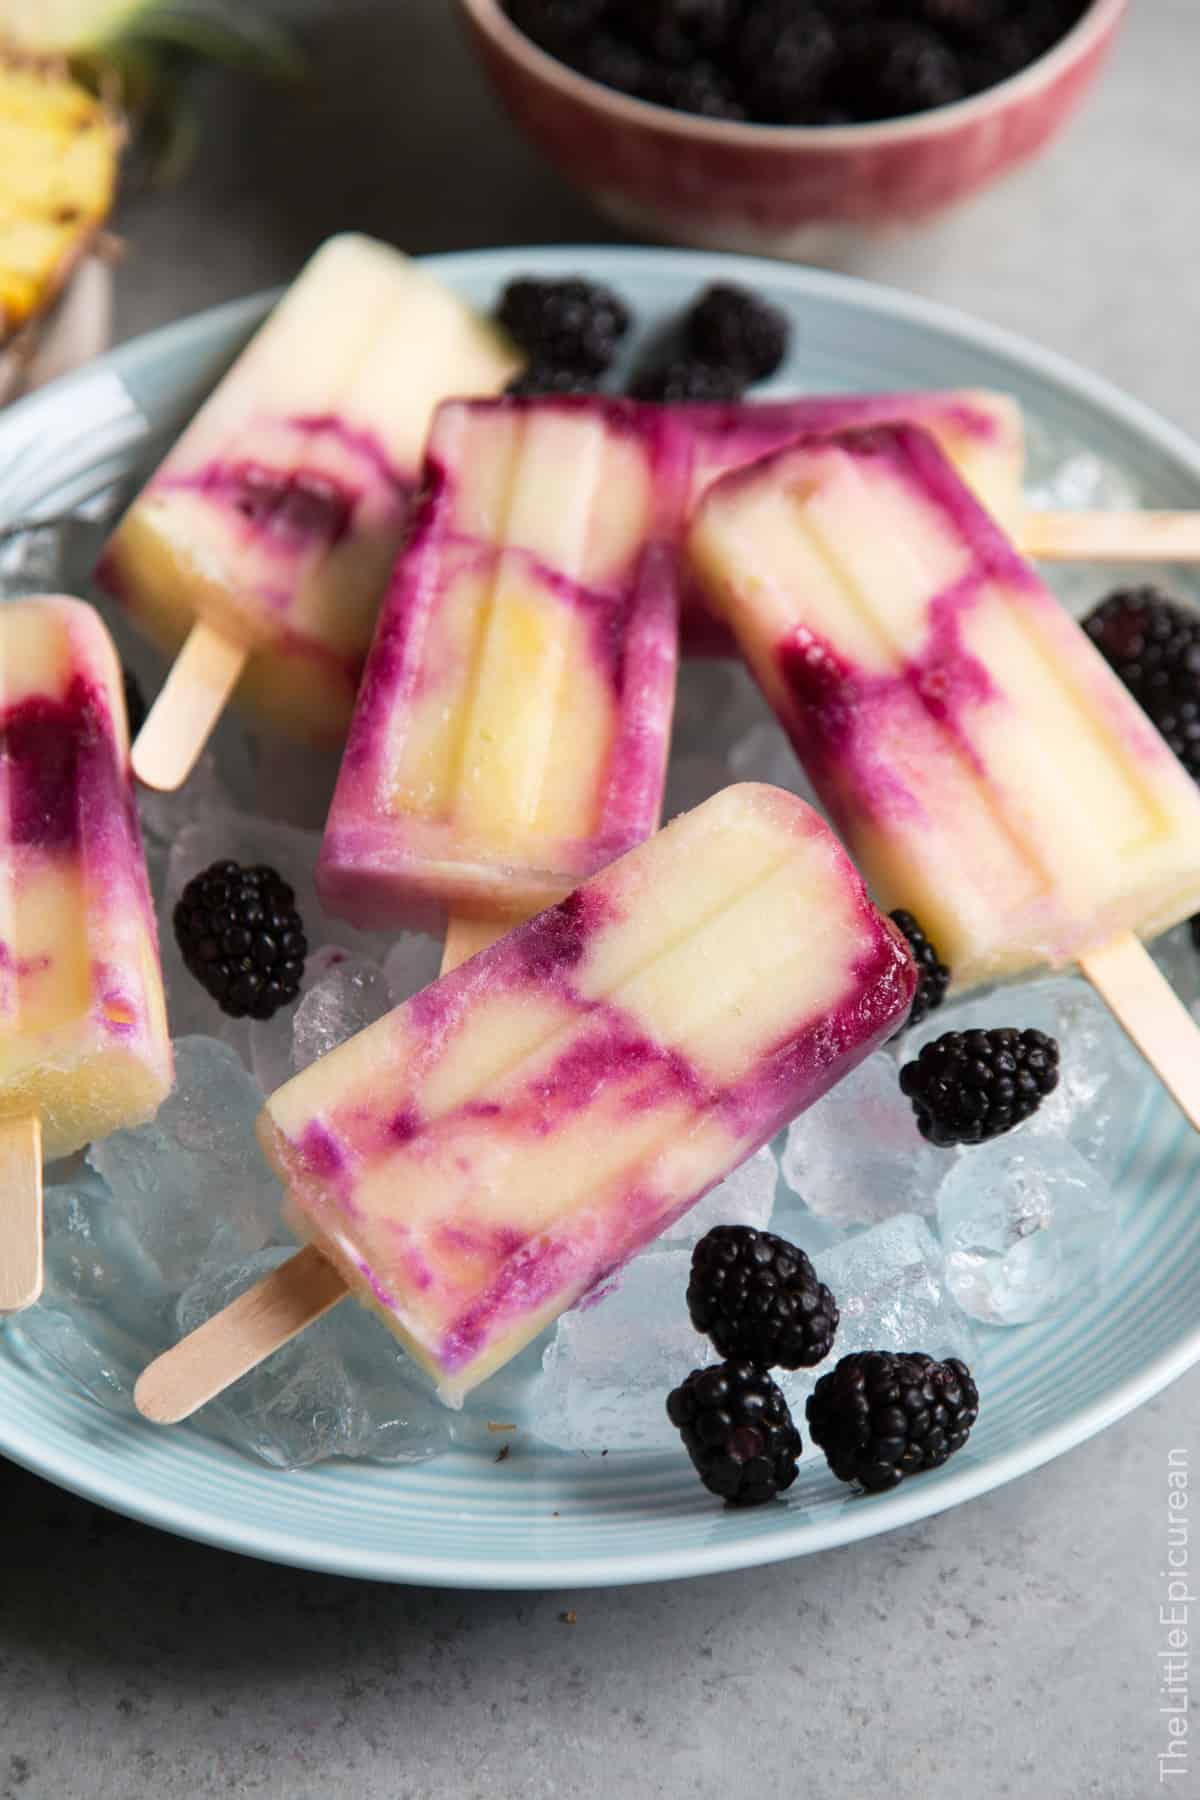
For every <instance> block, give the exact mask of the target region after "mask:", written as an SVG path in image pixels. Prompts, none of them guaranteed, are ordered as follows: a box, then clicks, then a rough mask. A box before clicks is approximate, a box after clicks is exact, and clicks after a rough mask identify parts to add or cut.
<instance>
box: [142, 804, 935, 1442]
mask: <svg viewBox="0 0 1200 1800" xmlns="http://www.w3.org/2000/svg"><path fill="white" fill-rule="evenodd" d="M915 985H916V971H915V969H914V967H913V963H912V959H911V957H910V955H909V953H908V948H907V946H906V944H905V942H904V940H903V938H902V937H901V935H900V933H899V932H898V930H897V929H896V928H895V927H894V926H893V925H892V924H891V922H890V921H889V920H887V919H885V918H884V917H883V916H882V915H881V914H880V913H879V912H877V911H876V909H875V907H874V906H873V905H872V904H871V902H870V900H869V899H868V897H867V894H866V890H865V888H864V886H863V883H862V880H861V878H860V877H859V875H858V873H857V871H856V870H855V869H854V867H853V865H852V864H851V862H850V860H849V858H848V857H847V856H846V854H845V852H844V851H843V850H842V849H841V847H840V845H839V844H838V842H837V840H836V839H835V837H834V836H833V833H832V832H831V831H830V830H829V829H828V827H827V826H826V825H825V824H824V822H823V821H822V820H821V819H819V818H818V817H817V815H816V814H815V813H814V812H813V811H812V810H811V809H810V808H809V807H807V806H805V805H804V803H803V802H802V801H800V800H798V799H796V798H795V797H794V796H793V795H790V794H785V793H782V792H781V791H779V790H778V789H775V788H768V787H757V786H742V787H734V788H727V789H726V790H725V791H724V792H723V793H721V794H718V795H716V796H715V797H714V798H713V799H711V800H709V801H706V802H705V804H704V805H702V806H699V807H697V808H696V809H695V811H693V812H690V813H685V814H683V815H682V816H681V817H680V818H678V819H676V820H675V821H674V822H673V823H672V824H671V825H669V826H667V827H666V829H665V830H663V831H661V832H659V833H658V834H657V836H655V837H654V838H652V839H650V841H649V842H648V843H646V844H643V845H641V846H639V847H638V848H637V849H635V850H631V851H630V852H629V853H628V854H627V855H626V856H624V857H622V858H621V859H620V860H619V861H617V862H615V863H613V864H612V865H611V866H610V867H608V868H606V869H604V870H603V871H602V872H601V873H599V874H598V875H595V876H593V877H592V878H591V879H590V880H589V881H587V882H585V883H584V884H583V885H582V886H581V887H579V888H577V889H576V890H575V891H574V892H573V893H572V894H571V895H569V896H568V898H567V899H566V900H564V901H562V902H560V903H559V904H558V905H556V906H553V907H551V908H550V909H548V910H547V911H545V912H542V913H540V914H538V916H537V917H536V918H534V919H531V920H529V921H528V922H527V923H526V924H524V925H521V926H518V927H517V929H516V930H515V931H513V932H512V933H510V934H509V936H507V937H505V938H503V939H502V940H501V941H499V942H498V943H495V944H493V945H492V946H491V947H489V948H488V949H485V950H484V951H482V952H481V953H480V954H478V955H476V956H475V957H473V958H472V959H471V960H470V961H469V962H467V963H464V964H463V965H462V966H461V967H460V968H457V969H455V970H454V971H453V972H452V973H450V974H446V975H443V976H442V978H441V979H440V980H439V981H437V982H435V983H434V984H433V986H432V987H429V988H427V989H426V990H425V991H424V992H423V993H421V994H418V995H416V996H415V997H414V998H413V999H412V1000H410V1001H408V1002H407V1003H406V1004H405V1005H403V1006H400V1007H397V1008H396V1010H395V1011H394V1012H392V1013H390V1014H388V1016H387V1017H386V1018H384V1019H382V1020H380V1021H379V1022H378V1023H377V1024H376V1025H373V1026H371V1027H370V1028H368V1030H366V1031H364V1032H361V1033H360V1034H359V1035H358V1036H357V1037H355V1038H351V1039H350V1040H349V1042H347V1043H345V1044H343V1045H342V1046H341V1047H340V1048H339V1049H337V1050H334V1051H332V1052H331V1053H330V1054H329V1055H328V1056H326V1057H324V1058H322V1060H321V1061H320V1062H319V1063H316V1064H314V1065H313V1067H312V1068H310V1069H308V1070H306V1071H305V1072H304V1073H303V1074H301V1075H298V1076H297V1077H296V1078H295V1079H294V1080H293V1081H290V1082H288V1083H287V1084H286V1085H285V1086H284V1087H282V1088H280V1089H279V1090H278V1092H277V1093H276V1094H274V1095H273V1096H272V1097H271V1099H270V1100H269V1101H268V1103H267V1105H266V1108H265V1109H264V1112H263V1114H262V1118H261V1121H260V1136H261V1138H262V1143H263V1147H264V1149H265V1151H266V1153H267V1156H268V1158H269V1159H270V1161H271V1162H272V1163H273V1165H274V1167H275V1168H276V1169H277V1170H278V1172H279V1174H280V1177H281V1178H282V1180H283V1182H284V1184H285V1186H286V1189H287V1196H288V1200H287V1204H288V1208H289V1212H290V1217H291V1220H292V1223H293V1225H294V1226H295V1228H296V1230H297V1231H298V1232H299V1234H300V1235H301V1236H302V1237H304V1238H307V1239H308V1240H310V1247H309V1248H308V1249H306V1250H303V1251H301V1252H300V1253H299V1254H298V1256H296V1257H295V1258H293V1259H292V1261H291V1263H289V1264H287V1265H285V1267H284V1268H283V1269H282V1270H279V1271H276V1272H275V1274H273V1275H271V1276H269V1277H267V1280H266V1281H265V1282H263V1283H261V1284H260V1285H259V1287H258V1288H257V1289H255V1290H251V1293H250V1294H249V1295H244V1296H242V1298H241V1299H239V1300H237V1301H235V1302H234V1304H233V1306H232V1307H230V1308H228V1309H227V1310H226V1311H225V1312H224V1313H222V1314H219V1315H218V1316H217V1318H216V1319H214V1320H210V1321H209V1323H208V1324H206V1325H204V1326H202V1327H201V1328H200V1330H199V1331H198V1332H195V1333H193V1335H192V1336H191V1337H190V1338H187V1339H185V1340H184V1341H183V1343H182V1344H180V1345H177V1346H176V1347H175V1349H173V1350H171V1351H168V1352H167V1353H166V1355H165V1356H164V1357H162V1358H160V1359H159V1360H158V1362H156V1363H154V1364H152V1365H151V1366H150V1368H149V1369H148V1370H147V1371H146V1372H145V1373H144V1374H143V1376H142V1379H141V1381H140V1383H139V1386H138V1394H137V1399H138V1405H139V1406H140V1408H141V1409H142V1411H143V1412H144V1413H145V1414H146V1415H147V1416H148V1417H150V1418H152V1419H157V1420H159V1421H160V1422H163V1423H168V1422H171V1421H173V1420H176V1419H179V1418H183V1417H186V1416H187V1415H188V1413H190V1412H191V1411H193V1410H194V1409H195V1408H196V1407H197V1406H199V1405H201V1404H202V1403H203V1402H204V1401H205V1400H206V1399H209V1398H211V1397H212V1395H213V1394H215V1393H217V1392H220V1391H221V1390H222V1389H223V1388H224V1387H225V1386H227V1385H228V1383H229V1382H230V1381H232V1380H234V1379H235V1378H236V1377H237V1376H238V1375H239V1374H241V1373H243V1372H244V1371H245V1369H247V1368H248V1367H252V1366H253V1364H254V1363H255V1362H256V1361H258V1360H261V1358H262V1357H263V1356H264V1355H266V1354H268V1353H269V1352H270V1351H271V1350H272V1349H275V1348H277V1346H278V1344H279V1343H280V1342H282V1341H285V1339H286V1338H287V1337H288V1336H290V1335H293V1334H294V1333H295V1331H297V1330H299V1329H302V1328H303V1326H304V1325H305V1324H306V1323H308V1321H309V1320H310V1319H311V1318H314V1317H316V1316H319V1314H320V1312H322V1311H323V1310H326V1309H327V1308H328V1307H329V1306H330V1305H332V1304H334V1303H335V1302H336V1301H337V1300H339V1299H340V1298H341V1297H342V1296H343V1295H344V1294H345V1292H346V1289H347V1288H349V1289H350V1291H351V1292H352V1293H354V1295H355V1296H356V1297H357V1298H359V1299H360V1300H362V1301H364V1302H365V1303H366V1304H367V1305H368V1306H370V1307H372V1308H374V1309H375V1310H377V1311H378V1313H379V1315H380V1317H381V1318H382V1319H383V1320H384V1321H385V1322H386V1323H387V1324H388V1325H389V1326H390V1327H391V1328H392V1329H393V1330H394V1331H395V1332H396V1334H397V1335H398V1336H399V1337H400V1339H401V1341H402V1342H403V1343H404V1344H405V1346H406V1347H407V1348H408V1349H409V1351H410V1352H411V1353H412V1354H413V1355H414V1356H415V1357H416V1358H417V1359H418V1360H419V1361H420V1362H421V1363H423V1364H424V1366H425V1367H426V1368H427V1369H428V1370H429V1371H430V1373H431V1374H432V1376H433V1378H434V1380H435V1382H436V1383H437V1386H438V1391H439V1393H440V1394H441V1395H442V1397H443V1399H445V1400H446V1402H447V1403H448V1404H450V1405H459V1404H461V1402H462V1399H463V1397H464V1396H465V1395H466V1394H467V1393H469V1392H470V1390H471V1389H472V1388H473V1387H475V1386H476V1385H477V1384H478V1383H479V1382H480V1381H482V1380H484V1378H485V1377H486V1376H487V1375H489V1374H491V1373H492V1372H494V1371H495V1370H496V1369H498V1368H500V1367H502V1366H503V1365H504V1364H505V1363H506V1362H508V1361H509V1360H510V1359H511V1358H512V1357H513V1356H515V1355H516V1354H517V1352H518V1351H519V1350H520V1349H521V1348H522V1347H523V1346H524V1345H525V1344H527V1343H528V1342H529V1341H530V1340H531V1339H532V1338H533V1337H535V1336H536V1335H537V1333H538V1332H539V1331H541V1330H542V1329H543V1328H544V1327H545V1326H546V1325H548V1324H549V1323H551V1321H552V1320H553V1319H555V1318H556V1317H557V1316H558V1315H559V1314H560V1313H561V1312H563V1311H564V1310H565V1309H566V1308H567V1307H569V1306H572V1305H574V1304H575V1303H576V1302H577V1301H578V1300H579V1299H580V1298H581V1297H582V1296H583V1295H584V1294H585V1293H587V1292H588V1291H589V1290H590V1289H591V1288H593V1287H594V1286H595V1285H596V1284H597V1283H599V1282H600V1281H602V1280H603V1279H604V1278H605V1277H606V1276H608V1275H611V1274H612V1273H613V1272H614V1271H615V1270H617V1269H619V1268H620V1267H621V1265H622V1264H623V1263H624V1262H626V1261H627V1260H628V1259H629V1258H630V1257H632V1256H634V1255H636V1254H637V1252H638V1251H639V1250H641V1249H642V1248H644V1246H645V1245H647V1244H648V1243H650V1242H651V1241H652V1240H653V1239H654V1238H655V1237H657V1236H658V1235H659V1234H660V1233H661V1232H662V1231H663V1230H665V1229H666V1227H667V1226H668V1225H669V1224H670V1223H671V1221H673V1220H674V1219H676V1218H678V1217H679V1216H680V1215H681V1214H682V1213H684V1212H686V1211H687V1209H688V1208H689V1207H690V1206H691V1205H693V1204H694V1202H695V1201H697V1200H698V1199H700V1198H701V1196H702V1195H703V1194H704V1193H706V1192H707V1191H708V1189H709V1188H711V1187H713V1186H715V1185H716V1183H717V1182H718V1181H720V1180H722V1179H723V1178H724V1176H725V1175H727V1174H728V1173H729V1171H730V1170H731V1169H732V1168H734V1167H736V1166H737V1165H738V1164H739V1163H740V1162H742V1161H743V1160H744V1159H745V1158H746V1157H747V1156H749V1155H751V1154H752V1153H753V1151H754V1150H756V1149H757V1148H758V1147H759V1145H761V1144H763V1143H765V1142H766V1141H767V1140H768V1139H769V1138H770V1137H771V1136H773V1135H774V1133H775V1132H776V1131H777V1130H779V1128H780V1127H781V1126H782V1125H784V1124H785V1123H786V1122H787V1121H788V1120H789V1119H792V1118H794V1117H795V1116H796V1114H798V1113H800V1112H802V1111H803V1110H804V1109H805V1108H806V1107H808V1106H811V1105H812V1104H813V1103H814V1102H815V1101H816V1100H818V1099H819V1098H820V1097H821V1095H822V1094H824V1093H826V1092H827V1091H828V1089H829V1088H830V1087H832V1086H833V1085H834V1083H835V1082H837V1081H839V1080H840V1079H841V1078H842V1077H843V1076H844V1075H846V1074H848V1073H849V1071H850V1070H851V1069H853V1068H854V1067H855V1066H856V1065H857V1064H858V1063H859V1062H860V1061H861V1060H862V1059H863V1058H864V1057H866V1056H868V1055H869V1054H870V1053H871V1051H872V1050H873V1049H875V1048H876V1047H877V1046H878V1045H879V1044H881V1043H883V1042H884V1041H885V1040H886V1039H887V1038H888V1037H889V1036H890V1035H891V1033H892V1032H894V1031H895V1029H896V1028H897V1026H898V1025H899V1024H900V1023H901V1022H902V1021H903V1019H904V1018H905V1016H906V1014H907V1012H908V1009H909V1006H910V1005H911V1002H912V997H913V992H914V989H915Z"/></svg>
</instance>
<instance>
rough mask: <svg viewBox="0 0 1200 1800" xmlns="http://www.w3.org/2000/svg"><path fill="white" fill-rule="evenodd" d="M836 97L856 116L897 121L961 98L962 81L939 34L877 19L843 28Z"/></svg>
mask: <svg viewBox="0 0 1200 1800" xmlns="http://www.w3.org/2000/svg"><path fill="white" fill-rule="evenodd" d="M838 88H839V93H840V97H841V98H842V99H843V100H844V101H845V103H846V104H847V105H848V106H850V107H851V108H852V109H853V111H854V113H855V115H856V117H858V118H860V119H897V118H904V117H906V116H907V115H908V114H909V113H919V112H928V111H929V110H930V108H931V107H935V106H948V105H950V103H951V102H952V101H954V100H961V99H962V97H963V95H964V94H965V93H966V82H965V80H964V77H963V71H962V68H961V66H960V64H959V61H958V58H957V57H956V56H955V54H954V52H953V51H952V50H951V49H950V46H949V45H948V44H947V43H946V41H945V40H944V38H942V37H940V36H939V35H938V33H937V32H935V31H930V30H929V29H928V27H926V26H923V25H912V24H909V23H907V22H905V21H903V20H893V19H881V20H878V21H873V22H871V23H870V24H863V25H861V26H858V27H857V28H856V29H854V30H852V31H850V32H847V34H846V36H845V39H844V40H843V50H842V60H841V64H840V67H839V70H838Z"/></svg>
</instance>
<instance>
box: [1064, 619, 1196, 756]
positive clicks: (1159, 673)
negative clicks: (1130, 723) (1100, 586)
mask: <svg viewBox="0 0 1200 1800" xmlns="http://www.w3.org/2000/svg"><path fill="white" fill-rule="evenodd" d="M1083 629H1084V630H1085V631H1086V632H1087V634H1088V636H1089V637H1090V638H1091V640H1092V642H1093V644H1095V646H1096V648H1097V650H1099V652H1100V654H1101V656H1103V657H1104V659H1105V661H1106V662H1107V663H1108V665H1109V667H1110V668H1111V669H1112V670H1113V671H1114V673H1115V674H1117V675H1119V676H1120V678H1121V680H1122V681H1123V682H1124V683H1125V686H1126V687H1127V688H1128V689H1129V691H1130V693H1131V694H1132V695H1133V697H1134V699H1135V700H1136V701H1137V703H1138V705H1139V706H1140V707H1141V708H1142V710H1143V711H1144V712H1146V713H1148V714H1149V716H1150V718H1151V719H1152V720H1153V721H1154V723H1155V725H1157V727H1158V729H1159V731H1160V732H1161V733H1162V735H1163V737H1164V738H1166V740H1167V743H1168V744H1169V745H1170V746H1171V748H1172V750H1173V751H1174V752H1175V754H1176V756H1177V757H1178V758H1179V760H1180V762H1181V763H1182V764H1183V766H1184V768H1185V769H1186V770H1187V771H1188V773H1189V775H1191V776H1192V778H1193V780H1196V781H1200V613H1196V612H1192V611H1191V610H1190V609H1189V608H1186V607H1183V606H1180V605H1179V604H1178V603H1177V602H1176V601H1174V600H1172V599H1171V597H1170V596H1169V595H1168V594H1164V593H1163V592H1162V590H1161V589H1160V588H1155V587H1138V588H1118V589H1117V590H1116V592H1115V593H1112V594H1109V595H1108V597H1107V598H1106V599H1104V600H1102V601H1101V602H1100V603H1099V605H1098V606H1095V607H1093V608H1092V611H1091V612H1090V613H1089V614H1088V616H1087V618H1086V619H1085V620H1084V621H1083Z"/></svg>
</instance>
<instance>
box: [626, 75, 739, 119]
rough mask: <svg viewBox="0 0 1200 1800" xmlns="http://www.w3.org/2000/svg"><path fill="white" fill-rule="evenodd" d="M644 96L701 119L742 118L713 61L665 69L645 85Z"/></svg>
mask: <svg viewBox="0 0 1200 1800" xmlns="http://www.w3.org/2000/svg"><path fill="white" fill-rule="evenodd" d="M645 98H646V99H647V100H654V101H656V102H657V104H658V105H659V106H669V107H671V108H672V109H673V110H674V111H675V112H685V113H695V114H697V115H698V116H699V117H700V118H703V119H736V120H745V117H746V109H745V107H744V106H743V105H742V103H741V101H740V100H739V99H738V97H737V95H736V94H735V93H734V91H733V88H732V87H731V85H730V83H729V82H728V81H727V80H726V78H725V76H724V75H722V73H721V71H720V70H719V69H718V68H717V67H716V65H715V64H714V63H710V62H693V63H690V64H689V65H688V67H687V68H685V69H666V70H664V71H663V72H662V73H661V74H659V75H658V76H657V77H656V78H655V79H654V80H653V81H652V82H651V83H650V84H649V85H648V86H647V88H646V90H645Z"/></svg>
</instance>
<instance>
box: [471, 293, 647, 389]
mask: <svg viewBox="0 0 1200 1800" xmlns="http://www.w3.org/2000/svg"><path fill="white" fill-rule="evenodd" d="M496 316H497V318H498V319H499V320H500V323H501V324H502V325H503V326H504V328H505V330H506V331H507V332H508V334H509V336H510V337H512V338H513V339H514V340H515V341H516V343H518V344H519V345H520V347H521V349H522V350H524V351H526V352H527V353H528V355H529V356H530V357H531V359H532V360H533V361H535V362H539V363H542V364H543V365H545V366H547V367H550V368H555V369H576V370H578V371H580V372H581V373H582V374H585V375H603V373H604V371H605V370H606V369H607V368H608V366H609V364H610V363H611V362H612V359H613V357H614V355H615V354H616V349H617V344H618V342H619V341H620V339H621V338H622V337H624V335H625V333H626V332H627V331H628V329H629V311H628V308H627V307H626V306H625V304H624V302H623V301H622V300H621V299H620V298H619V297H618V296H617V295H616V294H614V293H613V291H612V289H611V288H607V287H600V286H599V285H597V284H596V283H594V282H590V281H583V280H581V279H580V278H579V277H577V276H576V277H571V278H568V279H567V280H563V281H534V280H531V279H530V278H529V277H525V278H524V279H522V280H518V281H510V282H509V284H508V286H507V287H506V288H505V290H504V292H503V294H502V295H501V297H500V304H499V306H498V307H497V309H496Z"/></svg>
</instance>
